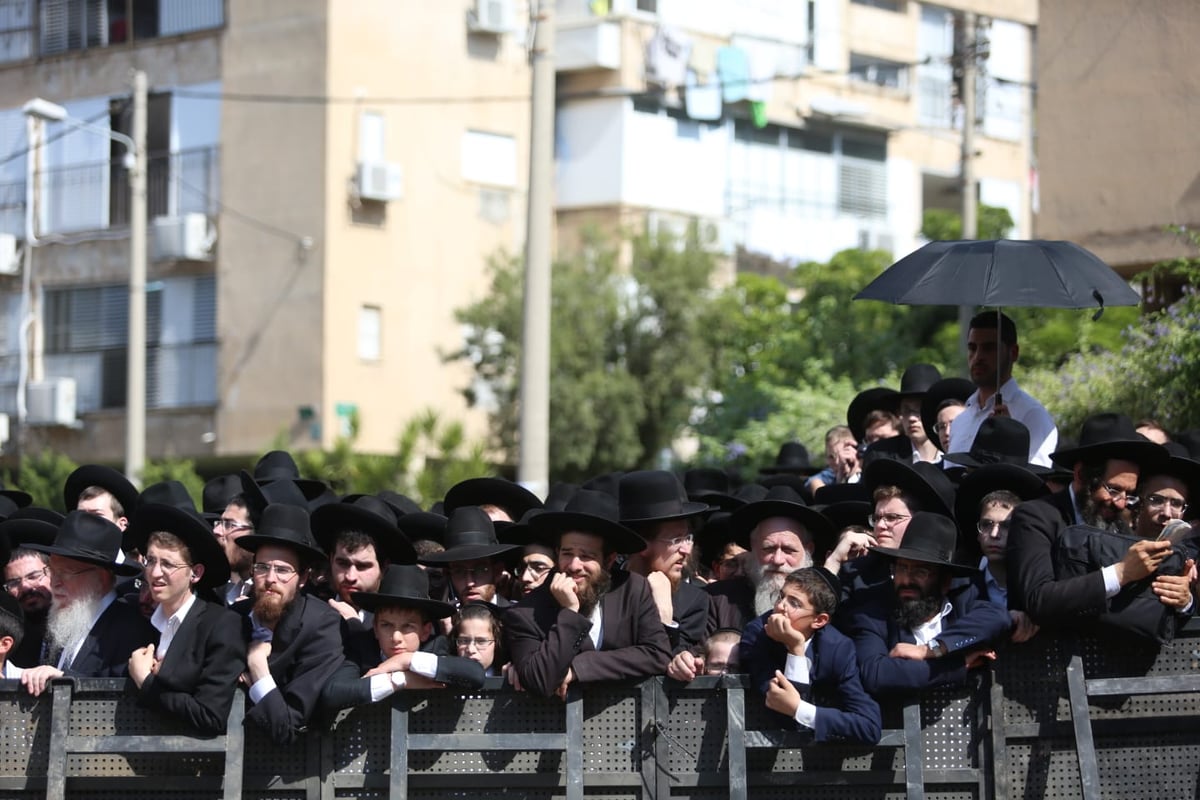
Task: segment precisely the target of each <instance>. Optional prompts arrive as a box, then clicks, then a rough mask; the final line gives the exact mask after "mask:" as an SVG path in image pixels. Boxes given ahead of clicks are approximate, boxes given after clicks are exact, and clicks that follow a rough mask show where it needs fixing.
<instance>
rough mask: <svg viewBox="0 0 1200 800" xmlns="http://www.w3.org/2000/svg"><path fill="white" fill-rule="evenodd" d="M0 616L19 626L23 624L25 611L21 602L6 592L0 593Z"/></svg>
mask: <svg viewBox="0 0 1200 800" xmlns="http://www.w3.org/2000/svg"><path fill="white" fill-rule="evenodd" d="M0 616H5V617H8V618H9V619H11V620H13V621H14V622H16V623H18V624H19V625H24V624H25V609H23V608H21V601H20V600H18V599H17V598H16V597H15V596H14V595H11V594H9V593H8V592H0Z"/></svg>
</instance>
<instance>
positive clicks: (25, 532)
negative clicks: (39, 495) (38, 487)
mask: <svg viewBox="0 0 1200 800" xmlns="http://www.w3.org/2000/svg"><path fill="white" fill-rule="evenodd" d="M62 523H63V515H62V514H60V513H58V512H57V511H51V510H50V509H48V508H40V507H38V506H26V507H25V508H19V509H17V510H16V511H14V512H13V513H12V515H11V516H10V517H9V518H8V519H6V520H4V521H3V522H0V537H3V539H4V540H6V541H7V543H8V546H9V547H11V548H12V550H17V549H19V548H21V547H25V546H26V545H30V544H39V545H50V544H54V537H55V536H57V535H58V529H59V527H61V526H62ZM7 560H8V559H5V561H7Z"/></svg>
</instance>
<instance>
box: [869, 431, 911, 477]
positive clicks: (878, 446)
mask: <svg viewBox="0 0 1200 800" xmlns="http://www.w3.org/2000/svg"><path fill="white" fill-rule="evenodd" d="M912 453H913V450H912V441H911V440H910V439H909V438H908V437H907V436H904V435H902V434H901V435H897V436H888V437H886V438H883V439H876V440H875V441H873V442H871V443H870V444H869V445H867V446H866V448H864V449H863V451H862V465H863V469H866V467H867V465H868V464H870V463H871V462H872V461H876V460H878V459H881V458H890V459H893V460H895V461H908V462H909V463H911V462H912Z"/></svg>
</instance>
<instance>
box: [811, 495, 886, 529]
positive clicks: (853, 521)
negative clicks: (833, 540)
mask: <svg viewBox="0 0 1200 800" xmlns="http://www.w3.org/2000/svg"><path fill="white" fill-rule="evenodd" d="M816 508H817V510H818V511H820V512H821V515H822V516H824V517H825V519H827V520H829V523H830V524H831V525H833V530H834V531H835V532H837V533H841V532H842V531H844V530H846V528H849V527H850V526H851V525H857V526H859V527H862V528H870V527H871V526H870V525H869V524H867V523H868V521H869V520H868V519H867V518H868V517H870V516H871V512H872V511H873V510H874V509H873V508H872V507H871V504H870V503H868V502H867V501H865V500H843V501H841V502H837V503H830V504H828V505H824V506H817V507H816Z"/></svg>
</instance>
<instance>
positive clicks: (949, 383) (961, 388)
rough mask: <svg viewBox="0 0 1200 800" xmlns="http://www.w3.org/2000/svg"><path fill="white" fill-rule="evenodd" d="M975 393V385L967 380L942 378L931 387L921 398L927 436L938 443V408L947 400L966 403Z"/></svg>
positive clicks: (923, 421) (922, 422)
mask: <svg viewBox="0 0 1200 800" xmlns="http://www.w3.org/2000/svg"><path fill="white" fill-rule="evenodd" d="M974 392H975V384H973V383H971V382H970V381H969V380H967V379H966V378H942V379H941V380H940V381H938V382H936V383H934V384H933V385H932V386H930V387H929V389H928V390H927V391H926V392H925V394H924V395H922V396H921V424H922V425H924V426H925V435H926V436H928V437H929V438H930V439H932V440H933V441H934V443H938V439H937V435H936V428H937V415H938V407H939V406H941V404H942V403H944V402H946V401H947V400H958V401H959V402H960V403H966V402H967V398H968V397H970V396H971V395H972V394H973V393H974ZM938 449H941V448H940V447H939V448H938Z"/></svg>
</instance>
